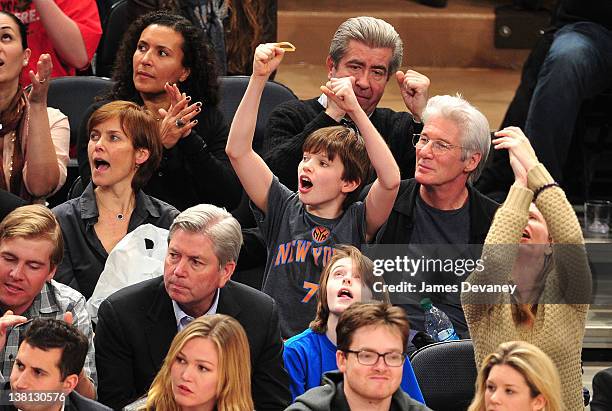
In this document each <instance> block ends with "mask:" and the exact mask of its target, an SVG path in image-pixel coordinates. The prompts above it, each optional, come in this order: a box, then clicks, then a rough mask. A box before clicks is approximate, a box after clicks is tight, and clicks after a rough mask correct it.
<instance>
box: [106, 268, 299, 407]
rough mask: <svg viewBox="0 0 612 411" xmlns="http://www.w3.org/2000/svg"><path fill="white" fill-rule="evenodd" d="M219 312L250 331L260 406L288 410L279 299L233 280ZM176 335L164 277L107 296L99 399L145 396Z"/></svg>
mask: <svg viewBox="0 0 612 411" xmlns="http://www.w3.org/2000/svg"><path fill="white" fill-rule="evenodd" d="M217 313H218V314H226V315H229V316H231V317H233V318H235V319H236V320H237V321H238V322H239V323H240V324H241V325H242V326H243V327H244V329H245V331H246V335H247V337H248V340H249V347H250V351H251V364H252V377H251V381H252V393H253V401H254V402H255V407H256V409H257V410H279V409H284V408H285V407H286V406H287V405H288V404H289V402H290V400H291V394H290V392H289V376H288V374H287V372H286V371H285V369H284V367H283V356H282V352H283V342H282V340H281V336H280V327H279V323H278V312H277V309H276V303H275V302H274V300H272V298H270V297H268V296H267V295H265V294H263V293H262V292H259V291H257V290H255V289H253V288H251V287H247V286H245V285H243V284H240V283H236V282H233V281H229V282H228V283H227V284H226V285H225V287H223V288H222V289H221V294H220V296H219V304H218V307H217ZM176 333H177V326H176V318H175V316H174V310H173V308H172V300H171V299H170V296H169V295H168V293H167V292H166V288H165V287H164V281H163V277H157V278H154V279H151V280H148V281H144V282H142V283H139V284H135V285H132V286H130V287H127V288H124V289H122V290H120V291H118V292H116V293H115V294H113V295H111V296H110V297H109V298H108V299H107V300H105V301H104V302H103V303H102V304H101V305H100V310H99V311H98V324H97V327H96V337H95V345H96V365H97V369H98V399H99V401H100V402H102V403H104V404H107V405H109V406H111V407H112V408H115V409H120V408H121V407H123V406H125V405H127V404H129V403H131V402H133V401H134V400H136V399H137V398H138V397H140V396H142V395H143V394H145V393H146V392H147V391H148V389H149V387H150V385H151V383H152V382H153V378H155V375H156V374H157V372H158V371H159V369H160V368H161V365H162V363H163V361H164V358H165V356H166V353H167V352H168V349H169V348H170V343H171V342H172V339H173V338H174V336H175V335H176Z"/></svg>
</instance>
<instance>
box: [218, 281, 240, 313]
mask: <svg viewBox="0 0 612 411" xmlns="http://www.w3.org/2000/svg"><path fill="white" fill-rule="evenodd" d="M234 287H235V285H234V282H233V281H228V282H227V284H225V287H223V288H222V289H221V290H220V291H221V294H220V295H219V305H218V306H217V313H219V314H226V315H229V316H230V317H233V318H236V319H238V314H239V313H240V310H241V308H240V304H239V303H238V301H236V299H235V298H234V296H233V293H232V290H233V289H234Z"/></svg>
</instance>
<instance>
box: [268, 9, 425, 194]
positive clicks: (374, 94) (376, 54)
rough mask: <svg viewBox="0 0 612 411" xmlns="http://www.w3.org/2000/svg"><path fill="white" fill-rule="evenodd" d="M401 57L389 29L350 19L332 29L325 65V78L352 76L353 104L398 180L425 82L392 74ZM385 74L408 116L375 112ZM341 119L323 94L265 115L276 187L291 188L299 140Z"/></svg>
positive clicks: (406, 166)
mask: <svg viewBox="0 0 612 411" xmlns="http://www.w3.org/2000/svg"><path fill="white" fill-rule="evenodd" d="M402 56H403V44H402V40H401V38H400V36H399V34H397V32H396V31H395V29H394V28H393V26H391V25H390V24H389V23H387V22H385V21H383V20H380V19H376V18H373V17H355V18H350V19H348V20H347V21H345V22H344V23H342V24H341V25H340V27H338V30H337V31H336V33H335V34H334V37H333V38H332V41H331V46H330V50H329V55H328V56H327V60H326V66H327V71H328V78H332V77H334V78H338V77H349V76H352V77H354V78H355V82H354V86H353V89H354V91H355V95H356V96H357V99H358V100H359V104H360V105H361V107H362V108H363V110H364V111H365V112H366V113H367V114H368V115H369V116H370V120H371V121H372V124H374V126H375V127H376V129H377V130H378V132H379V133H380V134H381V136H382V137H383V138H384V139H385V141H386V142H387V144H388V145H389V147H390V148H391V152H392V153H393V156H394V157H395V160H396V162H397V164H398V165H399V167H400V171H401V174H402V177H403V178H408V177H411V176H412V175H413V172H414V151H413V150H412V149H411V147H410V138H411V137H412V134H413V133H418V132H419V131H420V130H421V124H420V118H421V112H422V111H423V108H424V107H425V104H426V103H427V90H428V88H429V79H428V78H427V77H425V76H424V75H422V74H420V73H417V72H416V71H413V70H408V71H406V72H405V73H404V72H402V71H398V69H399V67H400V65H401V63H402ZM391 76H394V77H395V78H396V80H397V82H398V84H399V87H400V91H401V95H402V98H403V99H404V103H405V104H406V108H407V109H408V110H409V111H410V113H412V115H411V114H410V113H406V112H395V111H393V110H390V109H382V108H377V105H378V102H379V101H380V99H381V98H382V96H383V93H384V91H385V87H386V85H387V83H388V82H389V79H390V78H391ZM341 121H342V122H344V121H348V122H350V117H347V116H346V113H344V112H343V111H342V110H340V109H339V108H338V106H337V105H335V104H334V103H333V102H331V101H329V100H328V99H327V98H325V96H324V95H322V96H320V97H315V98H313V99H310V100H301V101H289V102H286V103H283V104H280V105H279V106H278V107H277V108H276V109H275V110H274V111H273V112H272V113H271V114H270V119H269V120H268V126H267V129H266V135H265V138H264V152H265V153H266V163H267V164H268V165H269V166H270V169H271V170H272V172H273V173H274V175H276V176H277V177H278V178H279V180H280V182H281V183H283V184H284V185H285V186H287V187H288V188H290V189H291V190H297V166H298V164H299V162H300V160H301V159H302V145H303V144H304V140H305V139H306V137H307V136H308V135H309V134H311V133H312V132H313V131H315V130H318V129H320V128H323V127H328V126H335V125H338V124H339V123H340V122H341Z"/></svg>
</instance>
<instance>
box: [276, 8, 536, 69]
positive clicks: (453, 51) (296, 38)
mask: <svg viewBox="0 0 612 411" xmlns="http://www.w3.org/2000/svg"><path fill="white" fill-rule="evenodd" d="M502 4H508V2H500V1H497V2H496V1H490V0H452V1H449V2H448V5H447V7H445V8H439V9H438V8H431V7H427V6H424V5H421V4H419V3H418V2H417V1H416V0H360V1H346V0H344V1H343V0H309V1H304V0H279V1H278V39H279V40H282V41H285V40H286V41H291V42H292V43H293V44H294V45H295V46H296V47H297V52H296V53H290V55H288V56H287V57H286V61H287V63H306V64H322V63H323V62H325V58H326V57H327V53H328V51H329V41H330V39H331V37H332V35H333V33H334V32H335V31H336V29H337V28H338V26H339V25H340V24H341V23H342V22H343V21H345V20H346V19H348V18H350V17H354V16H361V15H370V16H374V17H378V18H382V19H384V20H386V21H388V22H389V23H390V24H392V25H393V26H394V27H395V29H396V30H397V32H398V33H399V34H400V36H401V38H402V40H403V41H404V66H410V67H412V66H429V67H488V68H511V69H517V68H519V67H520V66H521V65H522V64H523V62H524V61H525V59H526V57H527V55H528V53H529V50H524V49H520V50H519V49H497V48H495V46H494V22H495V7H496V6H499V5H502Z"/></svg>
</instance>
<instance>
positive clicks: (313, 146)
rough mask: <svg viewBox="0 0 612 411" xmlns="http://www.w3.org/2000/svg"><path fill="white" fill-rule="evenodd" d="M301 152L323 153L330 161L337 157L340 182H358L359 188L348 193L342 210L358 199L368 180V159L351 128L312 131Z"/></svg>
mask: <svg viewBox="0 0 612 411" xmlns="http://www.w3.org/2000/svg"><path fill="white" fill-rule="evenodd" d="M302 151H303V152H305V153H306V152H308V153H313V154H316V153H320V152H324V153H325V154H326V155H327V158H329V159H330V160H331V161H333V160H334V158H336V156H338V157H339V158H340V161H342V165H344V173H343V174H342V180H344V181H359V186H358V187H357V188H356V189H355V190H354V191H352V192H351V193H349V194H348V195H347V197H346V200H345V201H344V204H343V208H345V209H346V208H347V207H348V206H349V205H351V204H352V203H353V202H355V200H356V199H357V198H358V197H359V192H360V191H361V189H362V188H363V186H364V185H366V184H368V182H369V178H370V170H371V165H370V159H369V158H368V152H367V151H366V148H365V143H364V141H363V138H362V137H361V136H360V135H359V134H358V133H357V132H356V131H355V130H353V129H352V128H351V127H347V126H332V127H325V128H321V129H318V130H316V131H314V132H313V133H312V134H310V135H309V136H308V137H306V140H305V141H304V145H303V146H302Z"/></svg>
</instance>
